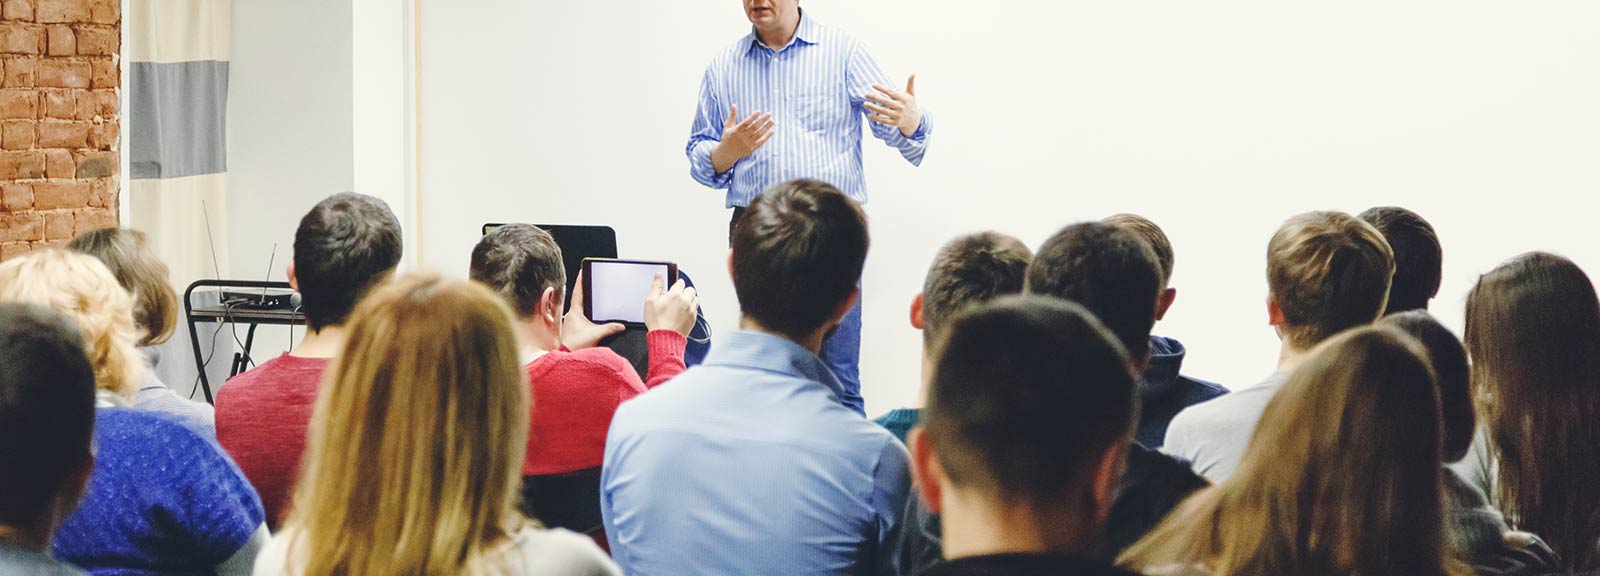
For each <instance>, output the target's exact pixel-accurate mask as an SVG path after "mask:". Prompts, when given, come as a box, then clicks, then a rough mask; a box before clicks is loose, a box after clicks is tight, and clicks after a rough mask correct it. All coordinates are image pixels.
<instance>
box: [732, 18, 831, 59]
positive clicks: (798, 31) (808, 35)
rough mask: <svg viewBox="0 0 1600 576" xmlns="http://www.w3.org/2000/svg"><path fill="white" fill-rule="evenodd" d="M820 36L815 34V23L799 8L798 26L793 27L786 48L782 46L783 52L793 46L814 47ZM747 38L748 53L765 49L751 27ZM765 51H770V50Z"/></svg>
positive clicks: (758, 35) (759, 37)
mask: <svg viewBox="0 0 1600 576" xmlns="http://www.w3.org/2000/svg"><path fill="white" fill-rule="evenodd" d="M821 36H822V35H821V34H818V33H817V21H816V20H812V19H811V16H809V15H807V14H806V10H805V9H804V8H801V9H800V25H799V26H796V27H795V29H794V38H790V39H789V44H788V46H784V47H783V50H788V49H789V47H790V46H794V45H795V44H805V45H807V46H812V45H815V44H816V43H817V41H818V40H820V39H821ZM749 38H750V51H752V52H753V51H755V50H759V49H761V48H766V45H765V44H762V43H761V35H760V34H757V33H756V31H755V29H754V27H751V30H750V36H749ZM767 49H768V50H771V48H767ZM783 50H777V52H782V51H783Z"/></svg>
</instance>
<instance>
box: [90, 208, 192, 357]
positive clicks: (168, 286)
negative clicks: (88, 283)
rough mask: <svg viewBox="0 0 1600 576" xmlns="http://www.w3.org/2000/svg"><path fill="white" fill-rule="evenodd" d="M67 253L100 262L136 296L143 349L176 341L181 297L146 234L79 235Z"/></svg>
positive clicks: (118, 231)
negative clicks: (78, 254) (173, 337)
mask: <svg viewBox="0 0 1600 576" xmlns="http://www.w3.org/2000/svg"><path fill="white" fill-rule="evenodd" d="M67 249H68V250H72V251H74V252H79V253H83V254H88V255H90V256H94V257H95V258H99V259H100V262H101V263H103V264H105V265H106V268H109V269H111V274H112V275H114V276H116V277H117V282H118V283H121V284H122V287H123V288H124V289H127V291H128V294H130V295H132V296H133V302H134V309H133V319H134V322H136V323H138V325H139V328H142V329H144V332H145V333H144V336H143V337H141V338H140V339H139V345H140V346H154V345H156V344H161V343H163V342H166V341H167V339H169V338H171V337H172V332H173V328H175V327H176V326H177V324H178V293H177V292H174V291H173V290H172V279H171V276H170V274H169V272H168V270H167V264H166V263H165V262H162V261H161V259H160V258H157V257H156V253H155V251H153V250H151V249H150V240H149V238H148V237H146V236H145V234H144V232H140V231H138V230H129V229H126V228H101V229H99V230H93V231H90V232H84V233H83V234H79V235H78V237H77V238H73V239H72V241H71V242H68V243H67Z"/></svg>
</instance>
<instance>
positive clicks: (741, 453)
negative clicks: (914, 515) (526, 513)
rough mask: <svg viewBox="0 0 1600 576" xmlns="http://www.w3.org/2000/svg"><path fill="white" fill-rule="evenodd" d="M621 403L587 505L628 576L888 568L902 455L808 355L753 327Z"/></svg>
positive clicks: (905, 460)
mask: <svg viewBox="0 0 1600 576" xmlns="http://www.w3.org/2000/svg"><path fill="white" fill-rule="evenodd" d="M719 338H720V339H719V340H718V341H717V345H716V346H714V347H712V349H711V353H710V355H709V356H707V357H706V361H705V363H704V364H702V365H700V366H696V367H693V368H690V369H689V370H688V371H686V372H684V373H683V374H682V375H681V376H678V377H677V378H675V379H673V380H672V381H669V382H667V383H666V384H662V385H661V386H659V387H657V388H655V389H653V390H651V391H650V392H649V393H648V394H643V395H640V396H639V397H637V398H635V399H633V400H630V401H628V402H626V403H624V404H623V405H622V406H621V408H619V409H618V410H617V413H616V416H615V418H614V419H613V420H612V422H611V432H610V434H609V435H608V437H607V438H606V454H605V464H604V469H603V470H602V472H601V476H600V510H601V514H602V517H603V518H604V519H605V528H606V536H607V537H608V538H609V539H610V544H611V552H612V557H613V558H614V559H615V560H616V561H617V563H618V564H620V565H621V566H622V569H623V572H624V573H626V574H629V575H631V576H650V575H678V574H696V575H700V574H705V575H711V574H727V575H740V576H744V575H759V574H839V575H844V574H893V573H896V572H897V571H898V567H897V566H895V564H894V562H895V560H894V558H893V556H894V555H893V554H892V553H891V552H892V551H891V550H890V547H889V544H888V543H890V542H892V541H893V540H892V539H893V538H894V537H895V536H896V535H897V531H898V530H899V529H900V524H901V515H902V514H903V513H904V511H905V504H906V498H907V497H908V495H909V494H910V493H911V485H910V472H909V457H908V456H907V454H906V449H905V446H904V445H902V444H901V443H900V441H898V440H895V439H894V437H893V436H891V435H890V434H889V432H887V431H885V430H884V429H883V428H881V427H879V426H878V425H876V424H873V423H872V422H871V421H869V420H867V419H865V418H862V417H861V416H860V415H859V414H857V413H855V412H854V411H852V410H850V409H849V408H846V407H845V406H844V405H843V404H841V403H840V402H839V397H838V395H837V393H836V391H837V390H838V387H839V384H838V381H837V380H835V379H834V377H833V375H832V373H830V372H829V371H828V369H827V367H826V366H825V365H823V363H822V361H821V360H818V359H817V357H816V355H814V354H812V353H811V352H810V351H808V350H806V349H805V348H802V347H801V346H799V345H797V344H795V343H794V342H791V341H789V340H786V339H783V338H779V337H776V336H770V335H766V334H758V333H753V332H736V333H733V334H730V335H728V336H725V337H719Z"/></svg>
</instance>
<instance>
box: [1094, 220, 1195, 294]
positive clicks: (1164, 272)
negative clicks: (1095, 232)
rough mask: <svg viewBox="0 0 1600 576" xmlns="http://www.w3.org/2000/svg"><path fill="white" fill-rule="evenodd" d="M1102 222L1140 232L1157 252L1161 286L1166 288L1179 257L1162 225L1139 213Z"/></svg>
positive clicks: (1135, 232)
mask: <svg viewBox="0 0 1600 576" xmlns="http://www.w3.org/2000/svg"><path fill="white" fill-rule="evenodd" d="M1101 222H1104V223H1106V224H1110V225H1112V226H1116V227H1118V228H1121V229H1123V230H1127V231H1129V232H1132V233H1134V234H1138V235H1139V238H1140V239H1141V240H1144V241H1145V243H1146V244H1149V245H1150V249H1151V250H1153V251H1155V253H1156V263H1157V264H1160V265H1161V288H1162V289H1165V288H1166V287H1167V286H1168V285H1170V284H1171V283H1172V268H1173V266H1175V265H1176V264H1177V258H1176V256H1174V255H1173V253H1172V240H1169V239H1168V238H1167V233H1166V232H1165V231H1162V230H1161V227H1160V226H1157V225H1156V223H1155V222H1152V221H1151V220H1150V219H1149V218H1145V217H1144V216H1140V215H1138V214H1117V215H1115V216H1111V217H1109V218H1106V219H1105V220H1101Z"/></svg>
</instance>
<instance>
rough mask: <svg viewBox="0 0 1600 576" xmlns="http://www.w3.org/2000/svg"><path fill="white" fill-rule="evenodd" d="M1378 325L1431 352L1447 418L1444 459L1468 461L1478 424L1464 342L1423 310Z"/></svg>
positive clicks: (1393, 316)
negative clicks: (1401, 333) (1394, 331)
mask: <svg viewBox="0 0 1600 576" xmlns="http://www.w3.org/2000/svg"><path fill="white" fill-rule="evenodd" d="M1378 325H1379V326H1385V327H1388V328H1394V329H1397V330H1400V331H1401V332H1404V333H1406V335H1408V336H1410V337H1412V338H1413V339H1415V340H1416V341H1417V342H1418V343H1420V344H1422V348H1423V349H1424V350H1426V351H1427V352H1428V362H1429V363H1430V364H1431V365H1432V367H1433V373H1434V376H1436V377H1437V379H1438V384H1439V413H1440V416H1441V417H1443V418H1444V420H1443V424H1444V442H1443V444H1441V450H1440V453H1441V456H1442V457H1443V458H1444V461H1445V462H1455V461H1458V460H1460V459H1462V458H1465V457H1466V455H1467V452H1468V451H1469V450H1471V449H1472V436H1473V434H1474V433H1476V432H1477V426H1478V423H1477V416H1476V414H1475V412H1474V411H1473V408H1472V384H1471V376H1470V374H1471V367H1470V366H1469V365H1468V364H1467V351H1466V349H1465V348H1463V347H1462V345H1461V340H1460V339H1457V338H1456V335H1455V334H1454V333H1452V332H1450V329H1449V328H1445V327H1444V324H1440V323H1439V321H1438V320H1437V319H1435V318H1434V317H1433V315H1432V314H1429V313H1427V312H1425V311H1422V310H1412V311H1409V312H1401V313H1399V314H1393V315H1390V316H1387V317H1385V318H1384V319H1383V320H1380V321H1379V322H1378Z"/></svg>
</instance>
